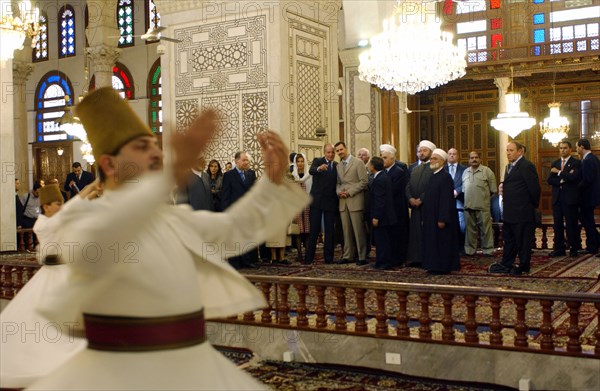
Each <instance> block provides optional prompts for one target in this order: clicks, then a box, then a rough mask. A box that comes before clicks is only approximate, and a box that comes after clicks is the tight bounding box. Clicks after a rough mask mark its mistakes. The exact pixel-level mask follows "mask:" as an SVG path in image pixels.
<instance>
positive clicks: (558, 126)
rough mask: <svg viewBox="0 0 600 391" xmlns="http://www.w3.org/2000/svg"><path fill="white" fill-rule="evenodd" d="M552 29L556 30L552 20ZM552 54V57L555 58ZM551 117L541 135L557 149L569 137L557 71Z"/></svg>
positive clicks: (553, 84)
mask: <svg viewBox="0 0 600 391" xmlns="http://www.w3.org/2000/svg"><path fill="white" fill-rule="evenodd" d="M550 12H552V3H550ZM551 28H552V29H554V21H553V20H552V23H551ZM554 53H555V52H554V51H553V52H552V57H555V54H554ZM548 108H550V115H549V116H548V117H546V118H544V121H542V122H540V133H542V138H544V139H546V140H548V142H549V143H551V144H552V146H554V147H556V146H557V145H558V144H559V143H560V142H561V141H562V140H564V139H566V138H567V137H569V120H568V119H567V118H566V117H561V116H560V103H558V102H556V69H555V70H554V72H553V73H552V103H548Z"/></svg>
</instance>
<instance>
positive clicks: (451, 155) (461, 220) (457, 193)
mask: <svg viewBox="0 0 600 391" xmlns="http://www.w3.org/2000/svg"><path fill="white" fill-rule="evenodd" d="M466 168H467V167H466V166H463V165H462V164H460V163H459V162H458V151H457V150H456V148H450V149H449V150H448V162H447V163H446V165H445V166H444V169H445V170H446V172H448V173H449V174H450V176H451V177H452V180H453V181H454V199H455V200H456V210H457V212H458V227H459V236H458V237H459V240H458V246H459V252H460V253H464V247H465V229H466V227H467V225H466V223H465V205H464V200H465V195H464V194H463V191H462V183H463V182H462V176H463V172H464V171H465V169H466Z"/></svg>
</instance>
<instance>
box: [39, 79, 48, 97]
mask: <svg viewBox="0 0 600 391" xmlns="http://www.w3.org/2000/svg"><path fill="white" fill-rule="evenodd" d="M45 91H46V82H43V83H42V85H41V86H40V93H39V94H38V99H44V92H45Z"/></svg>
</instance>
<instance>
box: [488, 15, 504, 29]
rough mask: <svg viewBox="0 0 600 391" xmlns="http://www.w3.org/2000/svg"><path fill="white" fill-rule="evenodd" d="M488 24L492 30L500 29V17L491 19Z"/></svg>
mask: <svg viewBox="0 0 600 391" xmlns="http://www.w3.org/2000/svg"><path fill="white" fill-rule="evenodd" d="M490 25H491V28H492V30H498V29H501V28H502V18H497V19H492V20H491V23H490Z"/></svg>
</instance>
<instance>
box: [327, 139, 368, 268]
mask: <svg viewBox="0 0 600 391" xmlns="http://www.w3.org/2000/svg"><path fill="white" fill-rule="evenodd" d="M335 153H336V154H337V155H338V156H339V158H340V160H341V163H340V164H339V165H338V170H337V174H338V179H337V186H336V189H335V190H336V193H337V195H338V197H339V199H340V204H339V206H340V216H341V219H342V229H343V231H344V254H343V256H342V259H341V260H340V261H338V262H337V263H340V264H343V263H349V262H350V260H351V259H352V258H353V256H354V249H355V244H356V247H357V248H358V261H357V264H358V265H366V264H367V235H366V232H365V226H364V224H363V211H364V207H365V198H364V197H365V195H364V193H365V190H366V188H367V184H368V183H369V176H368V175H367V171H366V170H365V165H364V163H363V162H362V161H361V160H359V159H357V158H354V157H352V155H350V153H348V148H346V144H345V143H344V142H343V141H338V142H337V143H336V144H335Z"/></svg>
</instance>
